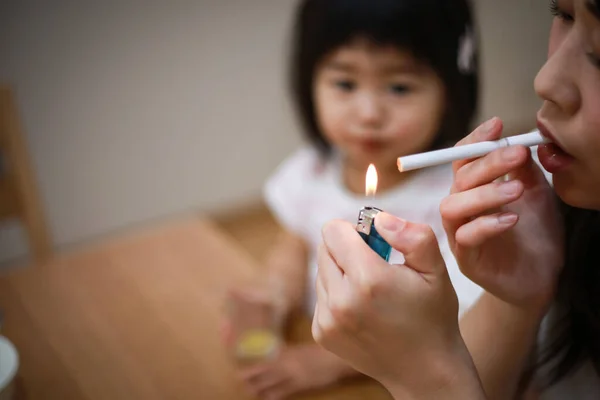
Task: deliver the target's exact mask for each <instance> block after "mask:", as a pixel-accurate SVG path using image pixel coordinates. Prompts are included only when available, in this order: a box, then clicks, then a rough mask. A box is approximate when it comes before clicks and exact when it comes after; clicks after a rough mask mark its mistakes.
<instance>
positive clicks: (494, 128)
mask: <svg viewBox="0 0 600 400" xmlns="http://www.w3.org/2000/svg"><path fill="white" fill-rule="evenodd" d="M502 129H503V127H502V121H501V120H500V118H497V117H493V118H491V119H489V120H487V121H486V122H484V123H483V124H481V125H479V126H478V127H477V128H475V130H474V131H473V132H471V133H470V134H469V135H467V136H465V137H464V138H462V139H461V140H460V141H459V142H457V143H456V145H455V147H456V146H463V145H465V144H472V143H478V142H483V141H487V140H497V139H500V136H502ZM471 161H472V159H466V160H458V161H454V162H453V163H452V171H453V172H454V174H456V171H458V170H459V169H460V168H461V167H463V166H464V165H466V164H468V163H470V162H471Z"/></svg>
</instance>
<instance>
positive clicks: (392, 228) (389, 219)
mask: <svg viewBox="0 0 600 400" xmlns="http://www.w3.org/2000/svg"><path fill="white" fill-rule="evenodd" d="M377 221H378V222H379V223H378V225H379V226H380V227H381V229H384V230H386V231H388V232H400V231H401V230H402V229H404V227H405V226H406V221H405V220H403V219H400V218H398V217H394V216H393V215H391V214H387V213H381V214H379V215H378V216H377Z"/></svg>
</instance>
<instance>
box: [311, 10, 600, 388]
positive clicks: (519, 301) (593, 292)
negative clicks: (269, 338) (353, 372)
mask: <svg viewBox="0 0 600 400" xmlns="http://www.w3.org/2000/svg"><path fill="white" fill-rule="evenodd" d="M551 10H552V12H553V14H554V15H555V19H554V22H553V25H552V29H551V33H550V46H549V57H548V61H547V62H546V64H545V65H544V67H543V68H542V69H541V71H540V72H539V74H538V76H537V78H536V80H535V90H536V92H537V93H538V95H539V96H540V97H541V98H542V99H543V100H544V102H543V106H542V108H541V109H540V111H539V113H538V125H539V128H540V131H541V132H542V133H543V134H544V135H547V136H549V137H550V138H552V141H553V143H554V144H550V145H544V146H540V148H539V149H538V157H539V160H540V162H541V164H542V165H543V167H544V169H546V170H547V172H550V173H552V174H553V187H550V185H548V184H547V182H546V180H545V178H544V174H543V172H542V171H541V170H540V169H539V168H538V167H537V165H536V164H535V163H534V162H533V161H532V157H531V155H530V151H529V149H527V148H524V147H513V148H505V149H502V150H497V151H495V152H493V153H490V154H488V155H487V156H485V157H482V158H479V159H476V160H465V161H460V162H456V163H454V165H453V169H454V183H453V189H452V192H451V194H450V195H449V196H448V197H447V198H446V199H445V200H444V201H443V202H442V204H441V207H440V211H441V214H442V218H443V220H444V227H445V229H446V232H447V234H448V237H449V241H450V245H451V247H452V249H453V252H454V254H455V256H456V258H457V260H458V262H459V264H460V266H461V269H462V271H463V272H464V273H465V274H466V275H467V276H469V277H470V278H471V279H472V280H473V281H474V282H475V283H477V284H479V285H480V286H482V287H483V288H485V289H486V293H485V294H484V295H483V296H482V297H481V298H480V300H479V301H478V303H477V304H476V305H475V306H474V307H473V308H472V309H471V310H470V311H469V312H467V313H466V314H465V315H464V317H463V318H462V319H461V320H460V322H457V318H456V315H457V301H456V294H455V292H454V289H453V288H452V285H451V284H450V281H449V279H448V274H447V272H446V269H445V266H444V263H443V260H442V258H441V256H440V253H439V249H438V248H437V242H436V240H435V236H434V234H433V233H432V231H431V229H430V228H429V227H427V226H423V225H419V224H414V223H410V222H408V221H403V220H400V219H398V218H396V217H393V216H391V215H388V214H382V215H381V216H380V217H378V219H377V221H376V227H377V229H378V231H379V232H380V233H381V234H382V236H383V237H384V238H385V239H386V240H388V241H389V243H390V244H392V245H393V246H394V248H396V249H397V250H398V251H400V252H402V253H404V256H405V259H406V261H405V264H404V265H401V266H394V267H393V268H390V267H389V265H387V264H386V263H384V262H383V261H382V260H380V259H379V258H378V256H377V255H376V254H375V253H374V252H372V251H371V250H370V249H369V248H368V247H367V246H366V245H365V244H364V243H363V242H362V240H361V238H360V237H359V236H358V235H357V234H356V232H355V230H354V227H353V226H351V225H349V224H347V223H344V222H340V221H333V222H331V223H329V224H327V225H326V226H325V227H324V229H323V245H322V246H321V250H320V255H319V278H318V281H317V291H318V302H317V308H316V312H315V317H314V321H313V335H314V337H315V339H316V340H317V342H319V343H320V344H321V345H322V346H324V347H325V348H327V349H329V350H330V351H331V352H333V353H335V354H337V355H339V356H341V357H342V358H344V359H346V360H347V361H348V362H349V363H350V364H351V365H352V366H354V367H355V368H356V369H358V370H360V371H362V372H363V373H365V374H368V375H370V376H372V377H374V378H375V379H377V380H379V381H380V382H381V383H382V384H383V385H384V386H386V387H387V388H388V390H389V391H390V393H392V395H393V396H394V397H395V398H397V399H400V398H402V399H404V398H411V399H412V398H418V399H421V398H423V399H428V398H436V399H438V398H443V399H483V398H515V397H516V396H517V395H519V394H520V393H522V391H523V390H526V391H527V393H528V395H529V396H532V397H534V398H540V399H551V398H552V399H554V398H564V397H565V396H570V398H577V399H587V398H589V399H592V398H593V399H597V398H600V380H599V378H598V371H599V370H600V368H599V367H600V340H598V339H599V338H600V293H599V290H598V289H600V251H599V250H597V249H596V248H597V246H598V244H597V243H600V213H599V212H598V210H600V112H598V110H600V0H557V1H552V2H551ZM501 131H502V124H501V122H500V121H499V120H497V119H492V120H490V121H488V122H487V123H485V124H484V125H482V126H481V127H479V128H478V129H477V130H476V131H474V132H473V133H472V134H471V135H469V136H468V137H467V138H465V139H464V140H463V141H462V143H471V142H477V141H482V140H493V139H497V138H498V137H500V135H501ZM462 143H461V144H462ZM505 176H508V177H509V179H508V180H506V179H499V178H502V177H505ZM557 197H558V198H557ZM538 338H539V340H538Z"/></svg>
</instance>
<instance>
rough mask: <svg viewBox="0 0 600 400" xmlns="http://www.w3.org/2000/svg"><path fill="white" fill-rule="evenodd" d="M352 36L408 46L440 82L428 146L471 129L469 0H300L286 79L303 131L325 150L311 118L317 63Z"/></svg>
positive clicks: (474, 96)
mask: <svg viewBox="0 0 600 400" xmlns="http://www.w3.org/2000/svg"><path fill="white" fill-rule="evenodd" d="M468 32H470V34H471V36H470V37H471V38H472V40H473V47H474V48H473V55H472V60H471V62H472V64H471V65H472V66H471V68H470V70H468V71H465V72H461V70H460V69H459V66H458V56H459V50H460V48H461V42H462V40H463V39H464V38H465V34H466V33H468ZM357 37H366V38H368V39H370V40H372V41H373V42H375V43H377V44H381V45H394V46H397V47H399V48H402V49H405V50H408V51H410V52H411V53H412V54H413V55H414V56H415V57H416V58H417V59H419V60H421V61H423V62H425V63H427V64H428V65H429V66H431V67H432V69H433V70H434V71H435V72H436V73H437V74H438V75H439V77H440V78H441V80H442V81H443V82H444V85H445V89H446V96H447V99H446V110H445V115H444V121H443V122H442V125H441V129H440V132H439V134H438V136H437V138H436V140H435V142H434V143H433V144H432V148H437V147H441V146H447V145H454V144H455V143H456V142H457V141H458V140H460V139H461V138H462V137H463V136H465V135H466V134H467V133H468V132H469V131H470V127H471V126H470V124H471V120H472V118H473V117H474V114H475V113H476V108H477V103H478V90H479V88H478V63H479V57H478V54H477V50H476V48H477V46H476V44H475V42H476V39H475V27H474V24H473V21H472V15H471V9H470V7H469V3H468V0H304V1H302V2H301V3H300V6H299V10H298V13H297V19H296V24H295V30H294V42H293V54H292V60H291V61H292V63H291V83H292V91H293V95H294V100H295V103H296V106H297V110H298V112H299V116H300V119H301V122H302V124H303V125H304V128H305V132H306V134H307V135H308V138H309V139H310V140H311V141H312V142H313V143H314V144H316V145H317V147H319V148H320V149H321V150H323V151H324V152H325V153H327V152H328V151H329V150H330V145H329V143H328V142H327V141H326V140H325V137H324V135H323V133H322V132H321V131H320V129H319V125H318V123H317V120H316V113H315V106H314V102H313V78H314V74H315V70H316V67H317V65H318V63H319V62H320V61H322V59H323V57H325V56H326V55H327V54H329V53H330V52H331V51H333V50H335V49H336V48H338V47H340V46H342V45H344V44H347V43H349V42H350V41H351V40H352V39H355V38H357Z"/></svg>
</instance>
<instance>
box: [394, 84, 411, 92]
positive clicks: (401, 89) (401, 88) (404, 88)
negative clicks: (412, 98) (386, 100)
mask: <svg viewBox="0 0 600 400" xmlns="http://www.w3.org/2000/svg"><path fill="white" fill-rule="evenodd" d="M408 91H410V88H409V87H408V86H407V85H402V84H396V85H391V86H390V92H392V93H393V94H406V93H407V92H408Z"/></svg>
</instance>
